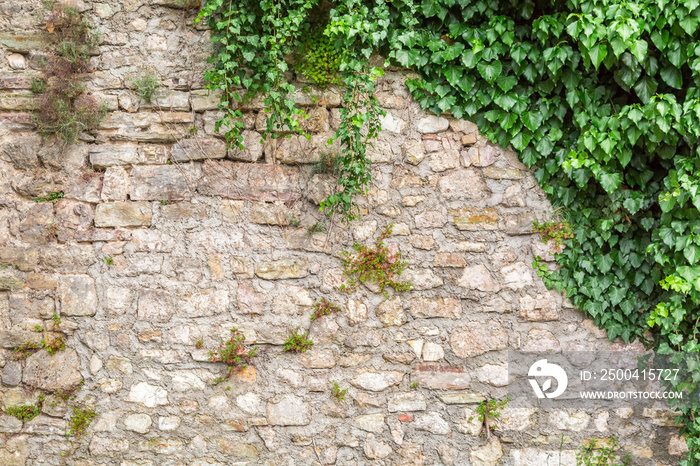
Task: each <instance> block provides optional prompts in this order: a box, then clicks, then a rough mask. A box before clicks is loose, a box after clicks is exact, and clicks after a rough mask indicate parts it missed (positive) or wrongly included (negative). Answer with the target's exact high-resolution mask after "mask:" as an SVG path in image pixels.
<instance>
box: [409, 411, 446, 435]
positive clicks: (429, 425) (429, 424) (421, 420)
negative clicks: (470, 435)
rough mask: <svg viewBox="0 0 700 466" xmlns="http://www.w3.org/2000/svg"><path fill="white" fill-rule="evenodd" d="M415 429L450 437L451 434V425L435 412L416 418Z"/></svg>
mask: <svg viewBox="0 0 700 466" xmlns="http://www.w3.org/2000/svg"><path fill="white" fill-rule="evenodd" d="M413 427H415V428H416V429H418V430H425V431H427V432H430V433H431V434H435V435H448V434H449V433H450V432H451V429H450V424H449V423H448V422H447V421H446V420H444V419H443V418H442V416H440V415H439V414H438V413H435V412H432V413H426V414H420V415H418V416H416V420H415V421H414V423H413Z"/></svg>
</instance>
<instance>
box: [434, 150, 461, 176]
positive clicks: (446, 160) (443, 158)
mask: <svg viewBox="0 0 700 466" xmlns="http://www.w3.org/2000/svg"><path fill="white" fill-rule="evenodd" d="M428 163H429V165H430V168H431V170H433V171H434V172H444V171H445V170H451V169H453V168H457V167H459V151H457V150H455V149H450V150H447V151H439V152H434V153H432V154H430V161H429V162H428Z"/></svg>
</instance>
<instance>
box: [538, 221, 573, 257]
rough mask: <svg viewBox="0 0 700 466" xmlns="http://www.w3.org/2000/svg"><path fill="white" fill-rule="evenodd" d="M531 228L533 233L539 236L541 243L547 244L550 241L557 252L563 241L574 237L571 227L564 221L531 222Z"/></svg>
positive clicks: (559, 250)
mask: <svg viewBox="0 0 700 466" xmlns="http://www.w3.org/2000/svg"><path fill="white" fill-rule="evenodd" d="M532 228H533V229H534V230H535V232H537V233H539V234H540V237H541V238H542V242H543V243H548V242H549V241H550V240H551V241H552V242H553V243H554V245H555V247H556V251H557V252H561V247H562V245H563V244H564V240H565V239H571V238H573V237H574V234H573V232H572V230H571V225H569V222H566V221H562V222H545V223H537V221H536V220H533V221H532Z"/></svg>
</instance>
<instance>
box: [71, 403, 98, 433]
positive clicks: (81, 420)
mask: <svg viewBox="0 0 700 466" xmlns="http://www.w3.org/2000/svg"><path fill="white" fill-rule="evenodd" d="M96 417H97V413H96V412H95V410H94V409H93V408H90V407H79V406H74V407H73V414H72V415H71V418H70V421H69V422H68V427H70V430H69V431H68V432H66V434H65V435H66V438H68V437H70V436H71V435H72V436H74V437H75V438H76V439H79V438H80V437H82V436H83V435H85V434H87V433H88V432H87V428H88V427H90V424H92V421H93V420H94V419H95V418H96Z"/></svg>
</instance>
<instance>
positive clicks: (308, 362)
mask: <svg viewBox="0 0 700 466" xmlns="http://www.w3.org/2000/svg"><path fill="white" fill-rule="evenodd" d="M336 362H337V358H336V355H335V353H334V352H333V350H331V349H313V350H310V351H307V352H306V353H304V355H303V356H302V357H301V358H300V359H299V363H300V364H301V365H302V366H304V367H306V368H307V369H331V368H333V367H335V365H336Z"/></svg>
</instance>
